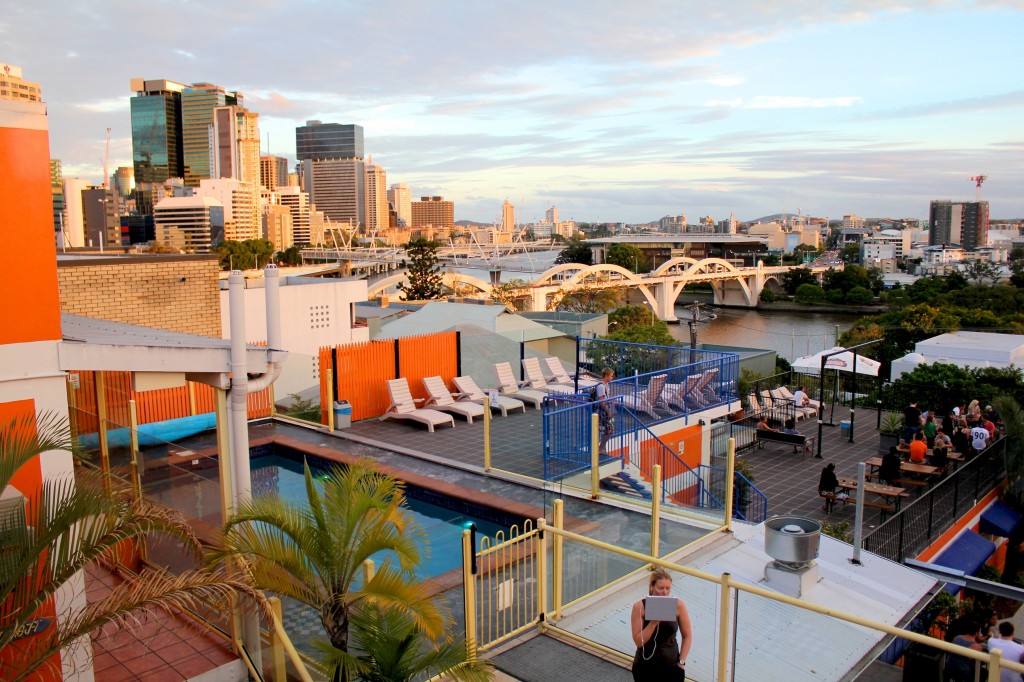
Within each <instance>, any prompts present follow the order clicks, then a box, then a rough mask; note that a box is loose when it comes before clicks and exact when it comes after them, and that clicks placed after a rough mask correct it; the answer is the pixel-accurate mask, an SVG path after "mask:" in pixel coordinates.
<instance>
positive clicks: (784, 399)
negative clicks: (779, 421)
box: [770, 388, 818, 421]
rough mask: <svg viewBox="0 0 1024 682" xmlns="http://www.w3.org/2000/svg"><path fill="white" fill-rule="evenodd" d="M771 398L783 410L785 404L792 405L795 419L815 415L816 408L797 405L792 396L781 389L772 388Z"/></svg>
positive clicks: (798, 419) (816, 412)
mask: <svg viewBox="0 0 1024 682" xmlns="http://www.w3.org/2000/svg"><path fill="white" fill-rule="evenodd" d="M770 394H771V396H772V398H773V399H774V400H775V405H776V407H779V408H780V409H783V410H785V409H786V408H787V406H792V409H793V414H794V415H796V419H797V421H800V420H801V419H806V418H807V417H817V416H818V410H816V409H815V408H813V407H797V406H796V403H794V402H793V398H792V397H789V396H787V395H786V394H785V393H783V392H782V391H781V390H779V389H777V388H773V389H772V390H771V391H770Z"/></svg>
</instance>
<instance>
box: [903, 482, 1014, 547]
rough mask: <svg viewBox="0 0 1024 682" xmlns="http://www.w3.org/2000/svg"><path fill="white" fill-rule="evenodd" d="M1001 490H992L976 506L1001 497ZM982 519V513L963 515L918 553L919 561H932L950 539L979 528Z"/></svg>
mask: <svg viewBox="0 0 1024 682" xmlns="http://www.w3.org/2000/svg"><path fill="white" fill-rule="evenodd" d="M1001 492H1002V488H996V489H995V490H992V491H991V492H989V494H988V495H986V496H985V497H983V498H982V499H980V500H978V504H977V505H975V508H977V507H978V506H980V507H982V508H984V507H987V506H988V505H990V504H991V503H992V502H993V501H995V500H997V499H999V495H1000V493H1001ZM980 519H981V515H980V514H977V515H975V514H969V515H967V516H963V517H961V518H959V519H958V520H957V521H956V523H954V524H953V525H952V526H951V527H950V528H949V530H947V531H946V532H945V533H943V534H942V535H940V536H939V537H938V539H936V540H935V542H933V543H932V544H930V545H929V546H928V547H927V549H925V550H924V551H923V552H921V554H919V555H918V557H917V560H918V561H931V560H932V559H934V558H935V557H936V556H938V555H939V553H940V552H941V551H942V549H943V548H945V547H946V545H948V544H949V543H950V541H952V540H953V538H955V537H956V536H958V535H960V533H962V532H963V531H965V530H968V529H972V528H973V529H977V528H978V526H979V525H980Z"/></svg>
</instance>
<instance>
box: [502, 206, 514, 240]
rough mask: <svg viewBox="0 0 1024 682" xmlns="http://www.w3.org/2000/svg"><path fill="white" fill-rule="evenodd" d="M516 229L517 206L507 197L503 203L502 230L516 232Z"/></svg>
mask: <svg viewBox="0 0 1024 682" xmlns="http://www.w3.org/2000/svg"><path fill="white" fill-rule="evenodd" d="M515 229H516V207H515V206H513V205H512V202H511V201H509V200H508V199H505V201H504V203H502V205H501V230H502V232H514V231H515Z"/></svg>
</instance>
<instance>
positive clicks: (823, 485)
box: [818, 462, 839, 514]
mask: <svg viewBox="0 0 1024 682" xmlns="http://www.w3.org/2000/svg"><path fill="white" fill-rule="evenodd" d="M838 487H839V479H838V478H837V477H836V465H835V464H833V463H832V462H829V463H828V464H826V465H825V468H824V469H822V470H821V476H820V477H819V478H818V495H819V496H820V497H824V498H825V504H824V506H823V507H822V509H823V510H824V511H825V513H826V514H831V513H832V510H833V509H835V507H836V488H838Z"/></svg>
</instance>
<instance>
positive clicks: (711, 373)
mask: <svg viewBox="0 0 1024 682" xmlns="http://www.w3.org/2000/svg"><path fill="white" fill-rule="evenodd" d="M717 374H718V369H717V368H716V369H709V370H707V371H706V372H704V373H702V374H701V375H700V379H699V380H698V381H697V383H696V384H694V385H693V388H691V389H690V390H689V391H688V392H687V394H686V404H687V406H688V407H689V408H690V409H691V410H692V409H701V408H705V407H708V406H710V405H711V400H709V399H708V397H707V395H706V394H705V389H706V388H707V387H708V385H709V384H710V383H711V380H712V379H714V378H715V375H717ZM713 395H714V392H712V396H713Z"/></svg>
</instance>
